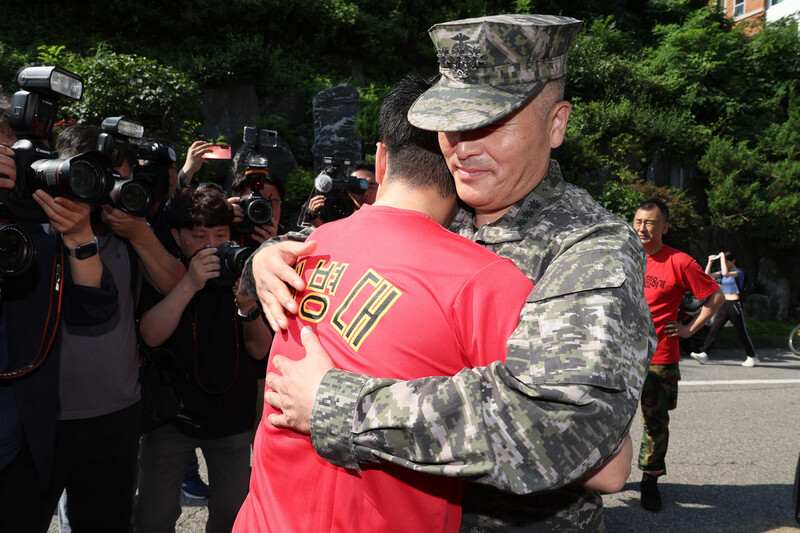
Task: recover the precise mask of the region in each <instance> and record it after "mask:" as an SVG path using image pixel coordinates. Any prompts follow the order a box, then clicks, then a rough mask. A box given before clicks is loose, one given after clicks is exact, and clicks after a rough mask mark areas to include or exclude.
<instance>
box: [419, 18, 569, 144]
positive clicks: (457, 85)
mask: <svg viewBox="0 0 800 533" xmlns="http://www.w3.org/2000/svg"><path fill="white" fill-rule="evenodd" d="M582 24H583V22H581V21H580V20H577V19H574V18H570V17H560V16H554V15H496V16H491V17H480V18H472V19H464V20H456V21H453V22H444V23H441V24H436V25H434V26H433V27H431V29H429V30H428V33H429V34H430V36H431V39H432V40H433V44H434V45H435V46H436V51H437V56H438V57H439V72H441V74H442V76H441V78H440V79H439V81H438V82H437V83H436V84H435V85H434V86H433V87H431V88H430V89H429V90H428V91H426V92H425V93H424V94H423V95H422V96H420V97H419V98H418V99H417V101H416V102H414V105H412V106H411V109H410V110H409V112H408V120H409V121H410V122H411V123H412V124H413V125H415V126H417V127H418V128H422V129H425V130H433V131H463V130H471V129H475V128H480V127H481V126H485V125H487V124H491V123H492V122H495V121H497V120H499V119H501V118H502V117H504V116H505V115H507V114H509V113H511V112H512V111H514V110H516V109H519V108H520V107H521V106H522V105H523V104H524V103H525V102H527V101H528V99H530V98H531V97H532V96H534V95H535V94H536V93H537V92H539V91H540V90H541V88H542V87H543V86H544V84H545V83H546V82H547V81H548V80H550V79H553V78H558V77H560V76H563V75H565V74H566V73H567V50H568V49H569V46H570V44H571V43H572V40H573V39H574V38H575V35H576V34H577V33H578V30H579V29H580V27H581V25H582Z"/></svg>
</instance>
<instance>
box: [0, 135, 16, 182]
mask: <svg viewBox="0 0 800 533" xmlns="http://www.w3.org/2000/svg"><path fill="white" fill-rule="evenodd" d="M16 181H17V164H16V163H15V162H14V150H12V149H11V148H9V147H8V146H6V145H4V144H0V187H3V188H6V189H13V188H14V184H15V182H16Z"/></svg>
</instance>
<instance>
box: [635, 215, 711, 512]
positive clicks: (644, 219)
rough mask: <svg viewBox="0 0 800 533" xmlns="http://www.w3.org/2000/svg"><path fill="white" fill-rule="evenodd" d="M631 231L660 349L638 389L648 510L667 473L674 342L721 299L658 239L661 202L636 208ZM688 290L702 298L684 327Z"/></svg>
mask: <svg viewBox="0 0 800 533" xmlns="http://www.w3.org/2000/svg"><path fill="white" fill-rule="evenodd" d="M633 229H635V230H636V232H637V233H638V234H639V239H641V241H642V244H643V245H644V249H645V251H646V252H647V270H646V271H645V282H644V295H645V298H647V303H648V304H649V306H650V313H651V314H652V315H653V323H654V324H655V328H656V334H657V335H658V346H657V347H656V351H655V354H654V355H653V359H652V361H651V362H650V369H649V371H648V373H647V377H646V378H645V382H644V387H643V388H642V425H643V426H644V433H643V435H642V446H641V448H640V450H639V469H640V470H642V472H643V475H642V482H641V504H642V507H644V508H645V509H647V510H648V511H659V510H660V509H661V495H660V494H659V492H658V485H657V480H658V478H659V477H660V476H663V475H664V474H666V473H667V469H666V463H665V461H664V459H665V457H666V455H667V444H668V441H669V411H670V410H672V409H675V407H676V405H677V402H678V381H679V380H680V378H681V375H680V370H679V368H678V361H680V358H681V354H680V348H679V346H678V338H679V337H680V338H683V339H685V338H687V337H691V336H692V335H694V334H695V333H696V332H697V331H698V330H699V329H700V328H702V327H703V325H704V324H705V323H706V322H708V321H709V320H710V319H711V317H713V316H714V313H716V311H717V309H719V307H720V306H721V305H722V304H723V302H724V301H725V297H724V295H723V294H722V291H721V290H720V288H719V286H718V285H717V282H716V281H714V280H713V279H711V277H710V276H709V275H707V274H706V273H705V272H704V271H703V269H702V268H701V267H700V265H699V264H698V263H697V261H695V260H694V259H692V257H691V256H689V255H687V254H685V253H683V252H680V251H678V250H676V249H675V248H672V247H671V246H667V245H666V244H664V243H663V241H662V239H663V237H664V235H665V234H666V233H667V230H668V229H669V209H668V208H667V206H666V204H664V203H663V202H662V201H661V200H656V199H654V200H649V201H647V202H644V203H642V204H641V205H640V206H639V207H638V209H637V210H636V215H635V216H634V219H633ZM686 291H690V292H691V293H692V294H694V296H695V297H696V298H698V299H700V300H703V299H705V300H706V301H705V303H704V304H703V307H702V308H701V309H700V312H699V313H697V315H695V317H694V318H693V319H692V321H691V322H690V323H688V324H686V325H684V324H681V323H679V322H678V307H679V306H680V304H681V300H682V299H683V295H684V294H685V293H686Z"/></svg>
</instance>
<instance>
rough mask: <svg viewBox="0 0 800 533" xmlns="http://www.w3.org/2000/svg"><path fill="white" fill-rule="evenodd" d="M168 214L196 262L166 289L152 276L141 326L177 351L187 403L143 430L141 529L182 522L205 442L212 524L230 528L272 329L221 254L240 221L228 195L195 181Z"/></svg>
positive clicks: (137, 517)
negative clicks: (185, 485)
mask: <svg viewBox="0 0 800 533" xmlns="http://www.w3.org/2000/svg"><path fill="white" fill-rule="evenodd" d="M169 221H170V226H171V227H172V235H173V237H174V238H175V241H176V242H177V243H178V245H179V246H180V248H181V252H182V256H183V260H184V261H185V262H187V263H188V265H189V266H188V272H187V274H186V276H185V277H184V278H183V279H182V280H181V281H180V282H179V283H178V285H177V286H176V287H175V288H174V289H173V290H172V291H171V292H170V293H169V294H168V295H167V296H165V297H162V296H161V295H160V294H158V292H157V291H156V290H155V289H154V288H153V287H152V286H150V285H149V284H145V285H144V287H143V290H142V300H141V303H142V309H143V310H144V313H143V315H142V319H141V323H140V332H141V336H142V340H143V342H144V343H145V344H146V345H147V346H149V347H153V348H155V347H159V348H157V349H159V350H161V351H162V352H164V353H168V354H169V355H170V356H171V357H173V358H174V360H175V362H176V366H177V368H178V370H177V371H176V372H175V373H174V377H175V380H176V383H175V390H176V392H177V394H178V396H179V398H180V399H181V402H182V409H181V412H180V414H179V415H178V416H177V417H176V418H174V419H173V420H172V421H171V422H170V423H168V424H165V425H163V426H161V427H159V428H156V429H154V430H153V431H150V432H148V433H146V434H145V435H144V436H143V437H142V441H141V450H140V459H139V497H138V501H137V505H136V511H135V514H134V524H135V526H136V530H137V531H138V532H141V533H147V532H149V531H171V530H172V529H171V528H174V525H175V522H176V521H177V519H178V517H179V516H180V512H181V511H180V504H179V501H178V497H179V491H180V489H181V481H182V480H183V477H184V472H185V468H186V465H187V464H188V462H189V461H190V459H191V455H192V453H193V452H194V450H195V448H200V449H201V450H202V451H203V455H204V457H205V459H206V464H207V465H208V476H209V485H210V487H211V492H212V497H211V498H210V499H209V516H208V524H207V526H206V531H209V532H216V531H229V530H230V528H231V527H232V525H233V521H234V519H235V518H236V513H237V512H238V509H239V507H240V506H241V504H242V502H243V501H244V498H245V496H246V495H247V490H248V483H249V477H250V431H251V427H252V424H253V419H254V417H255V404H254V402H253V397H254V395H255V394H256V378H255V374H254V370H253V362H252V359H253V358H255V359H261V358H263V357H265V356H266V352H267V350H268V347H269V344H270V342H271V340H272V336H271V333H270V331H269V329H268V328H267V326H266V324H265V323H264V321H263V319H262V318H261V316H260V308H259V307H258V304H257V302H256V301H255V300H253V299H252V298H250V297H248V296H246V295H244V293H240V292H239V291H238V281H237V280H235V279H234V276H236V275H237V273H236V272H231V269H230V267H231V264H230V262H229V261H228V260H227V258H228V255H227V254H226V255H225V257H226V260H225V261H221V260H220V257H218V253H220V250H219V249H220V248H224V246H221V245H224V244H226V243H227V241H229V239H230V224H231V222H232V221H233V208H232V207H231V206H230V204H228V203H227V201H226V199H225V197H224V195H223V194H220V193H219V192H217V191H216V190H214V189H213V188H211V187H206V188H198V189H196V190H195V189H192V188H187V189H185V190H183V191H181V193H179V194H178V195H177V196H176V197H175V198H174V199H173V201H172V207H171V209H170V212H169ZM223 280H229V281H230V282H229V283H227V284H226V283H224V282H223Z"/></svg>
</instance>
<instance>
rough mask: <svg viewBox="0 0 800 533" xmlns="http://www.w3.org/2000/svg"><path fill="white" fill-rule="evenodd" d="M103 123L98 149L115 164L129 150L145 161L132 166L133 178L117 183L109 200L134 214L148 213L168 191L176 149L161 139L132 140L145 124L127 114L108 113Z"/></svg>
mask: <svg viewBox="0 0 800 533" xmlns="http://www.w3.org/2000/svg"><path fill="white" fill-rule="evenodd" d="M101 127H102V128H103V133H101V134H100V135H99V136H98V138H97V149H98V150H99V151H101V152H103V153H104V154H106V155H107V156H108V157H109V159H110V160H111V164H112V165H113V166H115V167H118V166H120V165H122V164H123V163H124V162H125V159H126V157H127V155H128V154H130V155H131V156H132V157H133V158H135V159H137V160H140V161H143V162H141V163H139V162H137V163H136V164H135V165H134V166H133V168H132V169H131V176H130V179H120V180H118V181H117V182H116V183H115V184H114V188H113V190H112V191H111V194H110V197H111V200H110V203H111V205H113V206H114V207H116V208H118V209H121V210H123V211H125V212H127V213H130V214H131V215H134V216H139V217H142V216H145V215H146V214H147V212H148V211H149V210H150V208H151V207H152V206H153V204H154V203H155V202H156V200H157V199H158V197H159V196H163V195H165V194H167V193H168V192H169V171H170V167H171V166H172V164H174V163H175V162H176V160H177V156H176V154H175V150H174V149H173V148H172V147H171V146H167V145H165V144H162V143H158V142H150V143H143V144H135V143H134V142H131V140H132V139H134V140H135V139H141V138H142V136H143V135H144V126H143V125H142V124H140V123H139V122H137V121H135V120H133V119H131V118H128V117H124V116H119V117H108V118H106V119H104V120H103V123H102V125H101Z"/></svg>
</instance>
